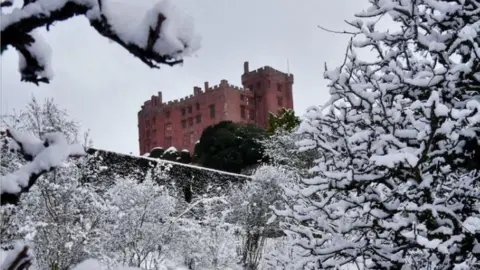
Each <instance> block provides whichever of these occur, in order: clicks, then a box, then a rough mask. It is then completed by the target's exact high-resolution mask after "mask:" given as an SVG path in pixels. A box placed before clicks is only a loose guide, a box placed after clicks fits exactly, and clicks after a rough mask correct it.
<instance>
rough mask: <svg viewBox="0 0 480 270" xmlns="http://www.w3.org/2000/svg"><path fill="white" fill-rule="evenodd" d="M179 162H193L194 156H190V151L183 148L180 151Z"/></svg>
mask: <svg viewBox="0 0 480 270" xmlns="http://www.w3.org/2000/svg"><path fill="white" fill-rule="evenodd" d="M178 162H180V163H183V164H190V163H192V156H190V152H188V151H187V150H183V151H182V152H180V156H179V159H178Z"/></svg>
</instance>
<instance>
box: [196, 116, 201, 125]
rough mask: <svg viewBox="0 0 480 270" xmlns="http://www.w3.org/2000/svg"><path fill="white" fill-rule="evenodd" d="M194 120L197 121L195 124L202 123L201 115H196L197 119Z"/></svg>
mask: <svg viewBox="0 0 480 270" xmlns="http://www.w3.org/2000/svg"><path fill="white" fill-rule="evenodd" d="M195 118H196V120H197V124H198V123H200V122H202V115H201V114H199V115H197V117H195Z"/></svg>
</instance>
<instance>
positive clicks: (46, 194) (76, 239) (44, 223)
mask: <svg viewBox="0 0 480 270" xmlns="http://www.w3.org/2000/svg"><path fill="white" fill-rule="evenodd" d="M80 177H81V171H80V169H79V168H78V167H77V166H76V165H75V164H72V163H70V164H69V165H68V166H67V167H65V168H62V169H55V171H54V172H52V173H49V174H47V175H45V177H42V178H40V179H39V180H38V183H37V185H35V186H34V187H33V188H32V190H30V192H28V193H26V195H24V196H23V197H22V201H21V203H20V204H19V205H18V206H17V209H16V212H15V214H14V216H13V217H12V218H11V220H12V221H13V223H14V224H15V225H16V226H17V227H18V228H19V230H17V231H16V232H15V233H16V235H15V236H16V238H17V239H26V240H27V241H29V242H30V241H31V242H33V243H34V245H33V251H34V254H35V256H36V260H35V263H36V265H37V267H39V268H40V269H69V268H71V267H72V266H74V265H76V264H78V263H80V262H81V261H83V260H85V259H88V258H89V257H92V256H94V257H101V256H102V252H101V251H102V250H101V249H100V246H101V243H102V242H103V241H104V233H103V227H104V226H105V224H106V222H107V221H108V217H109V213H110V212H113V211H111V210H110V209H109V206H108V204H106V203H105V200H103V199H102V198H101V196H100V195H99V194H97V193H96V191H95V187H94V186H93V185H95V183H91V184H86V183H80V181H79V179H80Z"/></svg>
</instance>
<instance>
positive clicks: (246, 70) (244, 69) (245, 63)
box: [243, 61, 249, 73]
mask: <svg viewBox="0 0 480 270" xmlns="http://www.w3.org/2000/svg"><path fill="white" fill-rule="evenodd" d="M248 72H249V70H248V61H245V62H244V63H243V73H248Z"/></svg>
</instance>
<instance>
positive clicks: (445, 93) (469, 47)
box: [278, 0, 480, 269]
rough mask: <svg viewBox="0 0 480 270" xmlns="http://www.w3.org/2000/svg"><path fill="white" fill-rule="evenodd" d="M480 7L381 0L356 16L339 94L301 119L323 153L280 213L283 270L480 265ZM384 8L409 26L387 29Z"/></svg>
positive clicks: (334, 88) (335, 84) (334, 75)
mask: <svg viewBox="0 0 480 270" xmlns="http://www.w3.org/2000/svg"><path fill="white" fill-rule="evenodd" d="M479 11H480V6H479V5H478V3H477V2H476V1H470V0H465V1H443V0H442V1H440V0H429V1H426V0H418V1H377V0H372V1H370V7H369V8H368V9H367V10H366V11H364V12H361V13H358V14H357V15H356V16H357V17H358V19H357V20H355V21H352V22H349V24H350V25H351V26H353V27H354V28H355V29H356V30H355V31H353V32H352V33H353V34H354V35H355V36H354V37H353V38H352V40H351V42H350V44H349V47H348V50H347V53H346V56H345V62H344V63H343V65H342V66H340V67H339V68H336V69H333V70H327V71H326V72H325V77H326V78H327V79H329V80H330V83H329V87H330V93H331V99H330V101H329V102H328V103H327V104H326V105H325V106H324V107H314V108H312V109H310V110H309V111H308V112H307V115H306V118H305V120H304V122H303V123H302V125H301V127H300V132H303V133H305V134H307V135H309V136H310V137H311V139H307V140H303V141H302V142H300V145H301V147H303V148H304V149H316V151H318V153H319V158H318V159H317V160H316V164H315V166H313V167H312V168H311V171H312V172H313V173H314V174H315V175H314V176H313V177H310V178H307V177H306V178H304V179H303V180H302V181H301V182H300V183H299V184H298V185H296V186H295V187H294V188H292V189H290V190H288V191H289V192H290V194H292V193H294V194H296V200H295V201H294V202H292V205H288V204H287V210H285V211H279V212H278V214H279V215H282V216H284V217H285V218H287V219H291V220H292V222H286V223H285V224H284V225H285V226H286V233H287V234H288V235H289V236H290V238H289V239H290V241H291V242H290V246H291V247H292V250H293V251H295V253H294V254H293V255H290V256H291V258H290V259H289V260H283V262H282V263H283V266H282V268H280V269H337V267H339V266H342V265H343V266H345V265H348V264H352V265H356V266H357V267H362V268H363V269H428V268H430V269H477V268H478V267H479V262H480V261H479V257H480V254H479V248H480V239H479V235H480V234H479V233H480V219H479V217H480V210H479V208H478V205H479V203H480V201H479V200H480V199H479V198H480V197H479V195H480V182H479V181H478V179H480V171H479V169H480V167H479V164H480V162H479V161H480V159H479V158H480V155H479V154H478V153H479V151H480V147H479V142H478V138H479V136H480V133H479V132H480V103H479V98H480V95H479V90H480V54H479V52H478V48H479V47H480V38H479V34H478V33H479V30H480V29H479V26H478V22H479V21H480V15H479V14H480V13H478V12H479ZM386 17H389V18H391V19H392V20H393V21H394V23H396V24H397V25H398V26H399V27H397V28H395V30H380V29H378V28H377V24H378V23H379V21H380V22H381V21H382V20H380V18H383V19H385V18H386ZM365 48H366V49H371V50H372V51H373V52H374V53H375V54H376V58H375V59H373V60H367V59H361V58H360V56H358V55H357V52H358V49H365ZM278 261H279V262H280V261H282V259H281V257H280V256H279V257H278ZM279 264H280V263H279Z"/></svg>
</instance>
